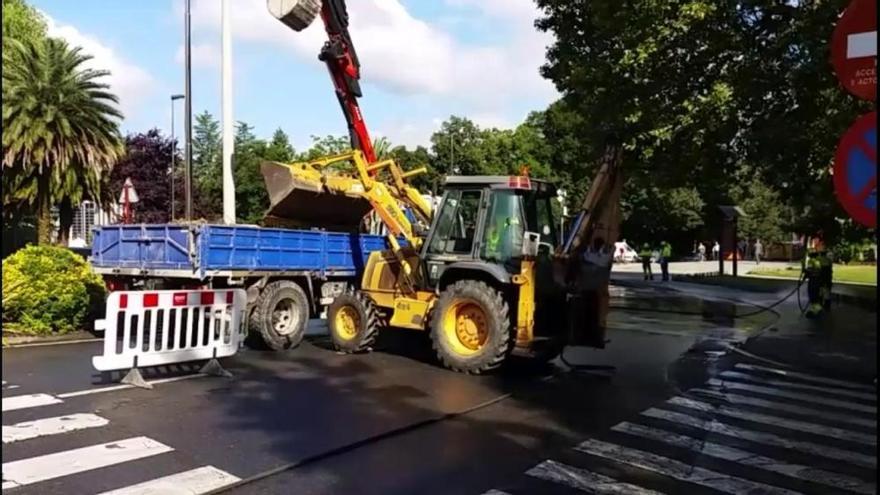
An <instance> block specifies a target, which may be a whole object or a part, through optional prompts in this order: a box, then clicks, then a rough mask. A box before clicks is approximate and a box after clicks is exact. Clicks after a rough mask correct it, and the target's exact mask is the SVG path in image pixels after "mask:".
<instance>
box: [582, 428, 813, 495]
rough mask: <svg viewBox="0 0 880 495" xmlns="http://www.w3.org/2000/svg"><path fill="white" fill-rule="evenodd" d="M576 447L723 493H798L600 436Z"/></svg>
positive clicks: (767, 494)
mask: <svg viewBox="0 0 880 495" xmlns="http://www.w3.org/2000/svg"><path fill="white" fill-rule="evenodd" d="M575 450H578V451H580V452H585V453H587V454H591V455H595V456H598V457H603V458H605V459H609V460H612V461H615V462H619V463H622V464H628V465H630V466H635V467H637V468H640V469H644V470H646V471H652V472H654V473H658V474H662V475H664V476H668V477H670V478H673V479H676V480H679V481H684V482H687V483H693V484H695V485H700V486H705V487H708V488H712V489H714V490H718V491H720V492H723V493H731V494H735V495H739V494H742V493H761V494H763V495H794V494H796V493H797V492H794V491H791V490H786V489H785V488H779V487H775V486H770V485H766V484H764V483H759V482H757V481H751V480H747V479H743V478H737V477H735V476H730V475H726V474H723V473H719V472H716V471H710V470H708V469H704V468H700V467H696V466H692V465H690V464H686V463H683V462H679V461H676V460H675V459H670V458H668V457H663V456H660V455H657V454H653V453H651V452H645V451H642V450H637V449H631V448H629V447H623V446H620V445H615V444H612V443H607V442H602V441H599V440H593V439H590V440H587V441H586V442H583V443H581V444H580V445H578V446H577V447H575Z"/></svg>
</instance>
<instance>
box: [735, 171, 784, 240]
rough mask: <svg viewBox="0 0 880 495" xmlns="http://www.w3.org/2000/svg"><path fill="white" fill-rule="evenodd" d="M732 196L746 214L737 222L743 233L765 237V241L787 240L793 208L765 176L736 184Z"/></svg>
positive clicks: (743, 234)
mask: <svg viewBox="0 0 880 495" xmlns="http://www.w3.org/2000/svg"><path fill="white" fill-rule="evenodd" d="M731 196H732V198H733V200H734V203H735V204H736V205H738V206H739V207H740V208H742V210H743V212H745V214H746V215H745V216H744V217H741V218H740V219H739V221H738V224H737V228H738V232H739V235H740V237H742V238H745V239H761V241H762V242H764V243H767V242H776V241H781V240H783V238H784V235H783V233H784V232H785V229H786V227H789V223H790V219H791V210H790V208H788V207H787V206H786V205H785V204H784V203H783V202H782V200H781V198H780V194H779V192H778V191H776V190H775V189H774V188H773V187H771V186H769V185H767V184H766V183H765V182H764V181H763V180H762V179H760V178H757V177H752V178H743V179H742V180H741V181H740V183H739V184H737V185H735V186H734V187H733V191H732V193H731Z"/></svg>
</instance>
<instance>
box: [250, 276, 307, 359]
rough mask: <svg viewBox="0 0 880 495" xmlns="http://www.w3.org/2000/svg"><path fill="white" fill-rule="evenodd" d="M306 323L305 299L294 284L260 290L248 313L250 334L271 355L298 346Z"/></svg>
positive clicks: (303, 294) (274, 285) (272, 286)
mask: <svg viewBox="0 0 880 495" xmlns="http://www.w3.org/2000/svg"><path fill="white" fill-rule="evenodd" d="M308 322H309V298H308V296H306V293H305V291H303V290H302V287H300V286H299V285H298V284H297V283H296V282H291V281H289V280H279V281H277V282H272V283H271V284H269V285H267V286H266V287H264V288H263V290H262V291H261V292H260V296H259V297H258V298H257V302H256V304H255V305H254V309H253V312H251V315H250V320H249V326H250V330H252V331H256V332H258V333H259V334H260V337H262V338H263V342H264V343H265V344H266V346H267V347H269V348H270V349H272V350H274V351H283V350H285V349H291V348H293V347H296V346H298V345H299V343H300V342H302V339H303V335H304V334H305V331H306V325H307V324H308Z"/></svg>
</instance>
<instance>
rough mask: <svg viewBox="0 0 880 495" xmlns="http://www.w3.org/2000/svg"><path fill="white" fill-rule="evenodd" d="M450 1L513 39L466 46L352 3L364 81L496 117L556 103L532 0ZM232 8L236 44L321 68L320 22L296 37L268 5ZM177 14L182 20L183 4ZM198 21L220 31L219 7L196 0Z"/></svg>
mask: <svg viewBox="0 0 880 495" xmlns="http://www.w3.org/2000/svg"><path fill="white" fill-rule="evenodd" d="M447 1H448V2H453V3H455V4H460V5H461V6H469V5H473V6H474V7H476V8H479V9H480V12H481V13H483V14H484V15H485V16H487V17H492V18H494V19H496V21H497V22H500V23H504V26H505V27H508V28H509V29H510V32H511V33H512V36H511V38H510V39H505V42H504V44H503V45H499V46H493V45H473V44H464V43H461V42H459V41H458V40H456V39H455V38H454V37H453V36H452V35H451V34H450V33H448V32H446V31H444V30H443V29H442V28H440V27H439V26H435V25H432V24H430V23H428V22H425V21H423V20H420V19H417V18H415V17H413V16H412V15H411V14H410V13H409V12H408V11H407V10H406V8H405V7H404V6H403V5H402V4H401V3H400V1H399V0H360V1H357V2H349V3H348V8H349V14H350V18H351V25H350V29H351V33H352V38H353V39H354V43H355V47H356V49H357V53H358V56H359V57H360V60H361V64H362V70H363V78H364V80H368V81H370V82H371V83H374V84H376V85H378V86H380V87H383V88H384V89H387V90H390V91H393V92H396V93H400V94H416V95H429V96H430V95H439V96H447V97H449V96H453V97H455V98H457V99H459V100H460V101H463V102H466V103H467V104H468V106H469V107H473V108H474V109H475V111H476V112H484V113H497V112H499V111H501V110H502V109H503V108H504V106H505V105H507V104H509V103H510V102H512V101H515V100H516V99H518V98H523V97H532V98H538V99H541V100H545V101H546V102H549V101H551V100H552V99H553V98H555V97H556V91H555V89H554V88H553V86H552V84H550V83H549V82H548V81H546V80H544V79H543V78H541V76H540V75H539V73H538V67H539V66H540V65H541V63H543V59H544V48H545V46H546V45H547V44H548V43H549V41H548V40H549V38H548V36H547V35H545V34H544V33H538V32H536V31H535V30H534V28H533V27H532V24H533V22H534V19H535V17H536V16H537V10H536V9H535V8H534V7H533V6H532V4H531V1H530V0H504V1H502V0H489V1H488V2H477V1H476V0H447ZM509 4H510V5H514V7H513V8H511V7H510V5H509ZM231 7H232V9H233V15H232V29H233V35H234V36H235V37H236V38H237V39H241V40H245V41H250V42H259V43H266V44H271V45H275V46H278V47H282V48H286V49H289V50H291V51H292V53H295V54H296V55H297V56H299V57H300V58H303V59H304V60H307V61H310V62H314V63H315V64H317V63H319V62H318V61H317V60H316V55H317V53H318V51H319V49H320V47H321V45H322V44H323V42H324V40H325V37H326V35H325V34H324V32H323V26H322V23H321V22H320V20H316V21H315V23H313V24H312V25H311V26H309V28H307V29H306V30H304V31H303V32H300V33H296V32H293V31H291V30H290V29H288V28H287V27H286V26H284V25H283V24H281V23H280V22H278V21H277V20H275V19H274V18H273V17H272V16H271V15H270V14H269V12H268V10H267V9H266V2H265V0H239V1H236V2H234V4H233V5H232V6H231ZM177 11H178V12H179V13H181V14H182V9H181V8H180V4H178V5H177ZM192 19H193V25H194V27H195V28H198V29H201V30H209V31H212V32H216V31H217V30H218V29H219V26H220V2H217V1H216V0H195V1H194V2H193V12H192ZM491 28H492V27H491V26H487V29H491Z"/></svg>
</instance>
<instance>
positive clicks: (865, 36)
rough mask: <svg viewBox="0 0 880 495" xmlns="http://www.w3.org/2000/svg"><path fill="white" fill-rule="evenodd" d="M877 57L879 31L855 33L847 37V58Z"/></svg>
mask: <svg viewBox="0 0 880 495" xmlns="http://www.w3.org/2000/svg"><path fill="white" fill-rule="evenodd" d="M876 56H877V31H866V32H864V33H855V34H851V35H849V36H847V37H846V58H847V59H851V58H862V57H876Z"/></svg>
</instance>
